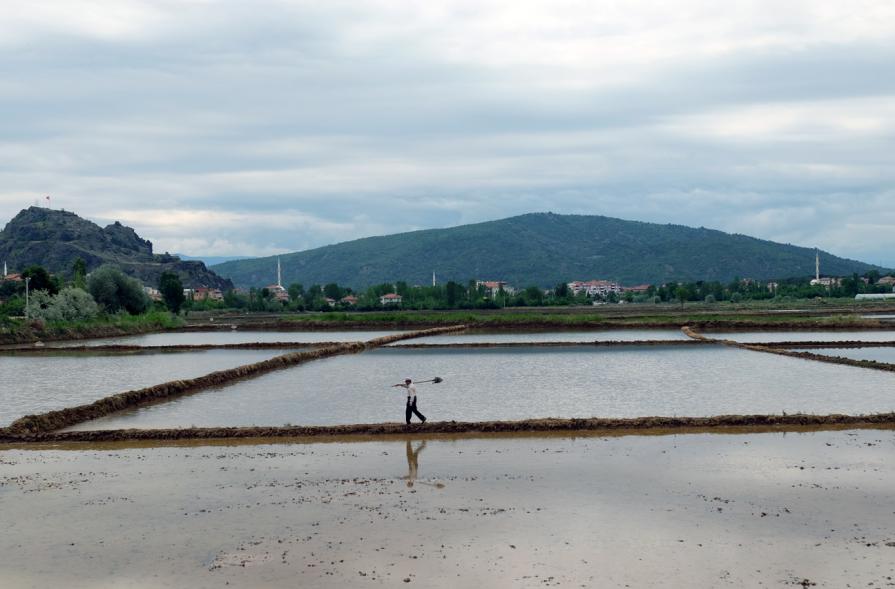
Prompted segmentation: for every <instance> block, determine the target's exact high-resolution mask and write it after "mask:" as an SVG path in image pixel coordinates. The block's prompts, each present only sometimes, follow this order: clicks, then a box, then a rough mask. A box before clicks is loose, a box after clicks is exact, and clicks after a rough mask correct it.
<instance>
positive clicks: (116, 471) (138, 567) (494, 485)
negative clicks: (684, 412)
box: [0, 430, 895, 589]
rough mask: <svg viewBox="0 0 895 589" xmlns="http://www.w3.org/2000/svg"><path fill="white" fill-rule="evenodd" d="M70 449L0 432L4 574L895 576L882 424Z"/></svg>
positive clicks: (324, 579)
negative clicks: (793, 430) (805, 429)
mask: <svg viewBox="0 0 895 589" xmlns="http://www.w3.org/2000/svg"><path fill="white" fill-rule="evenodd" d="M80 448H81V449H77V450H58V449H57V450H53V449H42V450H17V449H5V450H0V498H2V501H3V504H4V506H9V505H14V506H15V509H6V508H4V509H2V510H0V527H2V529H3V530H4V534H3V535H2V536H0V586H3V587H10V588H20V587H70V588H73V589H80V588H91V589H92V588H95V587H140V588H146V589H156V588H161V587H193V588H205V587H222V586H226V585H229V586H235V587H258V588H269V587H333V588H339V589H341V588H344V587H357V586H368V585H369V586H392V587H394V586H410V587H425V588H433V589H437V588H454V587H495V588H510V587H513V588H516V587H522V588H530V587H545V586H560V587H569V586H572V587H582V586H584V587H653V586H655V587H658V586H661V587H691V588H710V587H720V586H730V587H759V586H765V587H768V586H770V587H795V586H799V587H809V586H812V587H813V586H817V587H835V588H839V587H883V586H890V585H891V584H892V579H893V578H895V514H893V507H892V501H891V498H892V492H891V490H892V488H893V486H895V461H893V460H892V455H893V452H895V433H893V432H892V431H874V430H860V431H836V432H818V433H803V434H748V435H706V434H702V435H681V436H629V437H618V438H577V439H573V438H493V439H478V440H476V439H466V440H429V441H428V442H427V441H423V440H420V439H413V438H408V439H407V440H400V441H378V442H367V443H330V444H307V445H305V444H276V445H266V446H251V445H246V446H226V445H216V446H209V445H206V446H195V447H168V448H166V447H136V448H134V447H131V448H127V447H123V446H107V447H105V448H96V449H89V448H86V449H85V448H84V447H83V446H82V447H80ZM22 514H27V517H22Z"/></svg>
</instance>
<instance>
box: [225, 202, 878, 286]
mask: <svg viewBox="0 0 895 589" xmlns="http://www.w3.org/2000/svg"><path fill="white" fill-rule="evenodd" d="M820 255H821V270H822V272H823V273H825V274H828V275H850V274H852V273H853V272H859V273H863V272H866V271H868V270H870V269H872V268H873V266H871V265H869V264H865V263H862V262H858V261H855V260H847V259H844V258H839V257H836V256H833V255H832V254H828V253H826V252H821V254H820ZM280 259H281V263H282V267H283V282H284V284H290V283H293V282H300V283H303V284H305V285H310V284H315V283H316V284H324V283H327V282H337V283H339V284H341V285H346V286H352V287H355V288H359V287H365V286H369V285H371V284H378V283H383V282H394V281H397V280H405V281H407V282H408V283H411V284H426V283H429V282H431V280H432V272H433V271H434V272H435V273H436V275H437V277H438V279H439V281H442V282H443V281H446V280H457V281H466V280H468V279H470V278H478V279H489V280H506V281H508V282H509V283H510V284H513V285H515V286H525V285H539V286H544V287H546V286H552V285H554V284H556V283H558V282H563V281H570V280H588V279H591V278H599V279H611V280H616V281H619V282H621V283H623V284H628V285H630V284H640V283H662V282H667V281H697V280H721V281H729V280H732V279H733V278H735V277H744V278H745V277H748V278H754V279H769V278H786V277H795V276H810V275H813V274H814V250H813V249H810V248H805V247H796V246H793V245H785V244H780V243H775V242H772V241H765V240H761V239H755V238H753V237H748V236H745V235H731V234H728V233H724V232H721V231H715V230H712V229H704V228H699V229H694V228H691V227H684V226H681V225H659V224H655V223H641V222H638V221H624V220H622V219H613V218H610V217H599V216H583V215H556V214H552V213H532V214H527V215H521V216H518V217H511V218H508V219H502V220H499V221H489V222H486V223H476V224H474V225H461V226H459V227H451V228H448V229H429V230H424V231H413V232H410V233H399V234H396V235H387V236H382V237H368V238H365V239H358V240H354V241H348V242H345V243H339V244H336V245H329V246H325V247H320V248H316V249H312V250H308V251H304V252H298V253H292V254H285V255H282V256H280ZM212 268H213V269H214V270H215V271H216V272H218V273H219V274H221V275H222V276H226V277H228V278H230V279H232V280H233V282H234V283H235V284H236V285H237V286H263V285H265V284H270V283H271V282H274V281H275V280H276V258H275V257H267V258H254V259H250V260H238V261H231V262H225V263H223V264H218V265H215V266H212Z"/></svg>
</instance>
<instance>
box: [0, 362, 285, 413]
mask: <svg viewBox="0 0 895 589" xmlns="http://www.w3.org/2000/svg"><path fill="white" fill-rule="evenodd" d="M279 353H282V352H280V351H277V350H211V351H204V352H188V353H178V354H155V355H120V354H115V355H100V354H98V355H88V354H84V353H73V354H68V355H66V354H64V353H52V354H42V355H12V356H9V355H4V356H0V365H2V367H3V378H0V426H5V425H9V424H10V423H12V422H13V421H14V420H15V419H17V418H19V417H22V416H24V415H29V414H34V413H42V412H44V411H52V410H55V409H62V408H64V407H70V406H73V405H79V404H82V403H88V402H91V401H95V400H97V399H101V398H103V397H105V396H107V395H112V394H115V393H120V392H122V391H126V390H129V389H138V388H142V387H146V386H150V385H155V384H159V383H163V382H168V381H171V380H177V379H185V378H193V377H196V376H200V375H203V374H207V373H209V372H213V371H215V370H222V369H224V368H232V367H234V366H239V365H242V364H249V363H252V362H258V361H261V360H265V359H267V358H272V357H274V356H276V355H277V354H279Z"/></svg>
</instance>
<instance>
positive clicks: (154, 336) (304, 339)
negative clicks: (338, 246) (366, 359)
mask: <svg viewBox="0 0 895 589" xmlns="http://www.w3.org/2000/svg"><path fill="white" fill-rule="evenodd" d="M394 333H399V331H397V330H394V331H239V330H232V331H181V332H168V333H148V334H144V335H132V336H125V337H107V338H97V339H86V340H72V341H64V342H48V343H47V346H52V347H70V346H104V345H130V346H178V345H179V346H184V345H201V344H212V345H223V344H246V343H258V342H262V343H266V342H298V343H316V342H357V341H366V340H371V339H375V338H377V337H383V336H386V335H392V334H394Z"/></svg>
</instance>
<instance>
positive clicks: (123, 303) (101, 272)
mask: <svg viewBox="0 0 895 589" xmlns="http://www.w3.org/2000/svg"><path fill="white" fill-rule="evenodd" d="M87 290H88V291H89V292H90V294H91V295H92V296H93V299H94V300H95V301H96V302H97V304H99V305H100V306H101V307H103V308H104V309H105V310H106V311H107V312H109V313H117V312H119V311H122V310H124V311H127V312H128V313H130V314H131V315H138V314H140V313H143V312H144V311H146V310H147V309H148V308H149V306H150V301H149V297H148V296H146V293H145V292H143V286H142V285H141V284H140V282H139V281H137V280H135V279H133V278H130V277H128V276H125V275H124V273H123V272H122V271H121V270H119V269H118V268H116V267H115V266H100V267H99V268H97V269H96V270H94V271H93V273H92V274H90V278H89V279H88V280H87Z"/></svg>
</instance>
